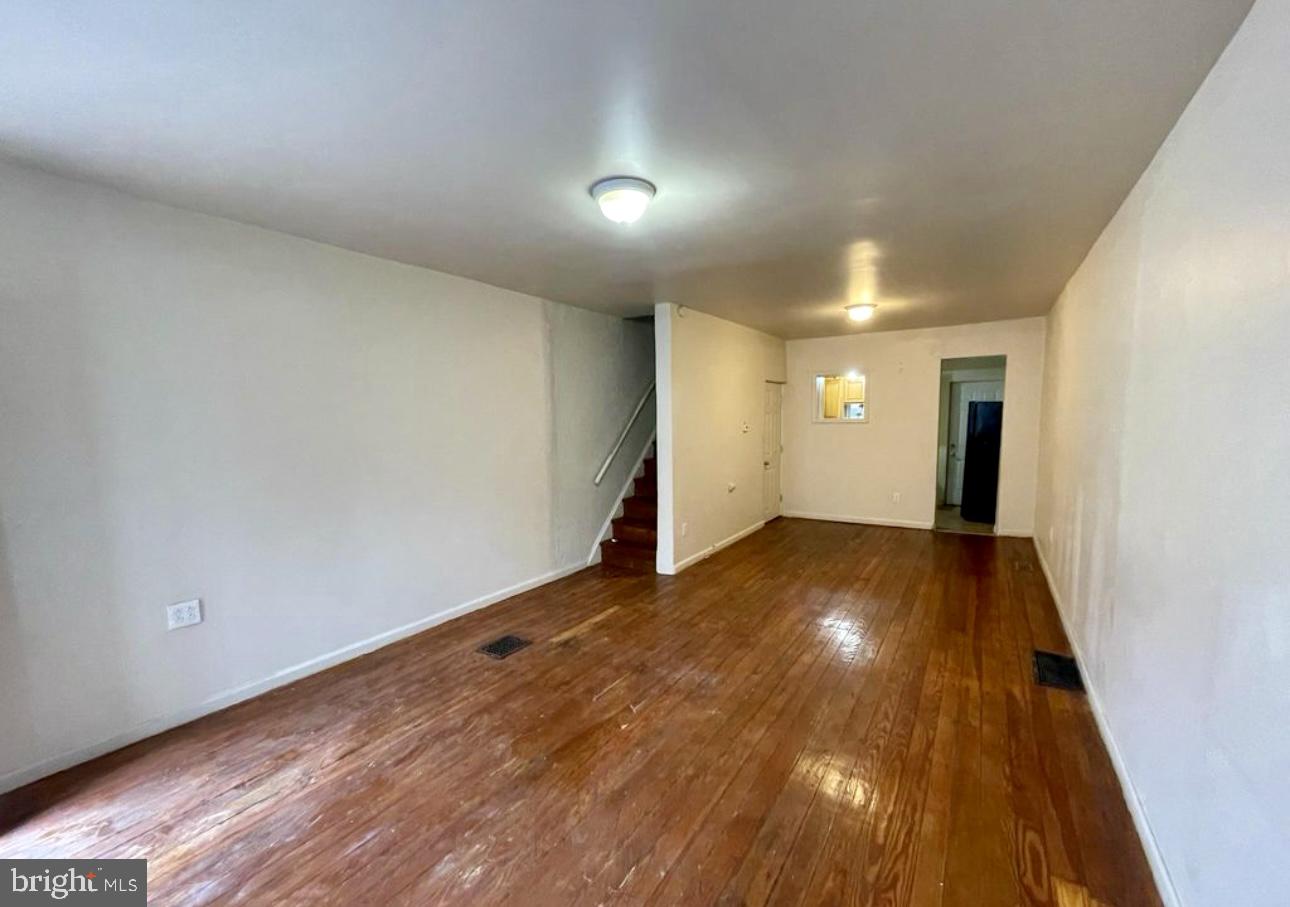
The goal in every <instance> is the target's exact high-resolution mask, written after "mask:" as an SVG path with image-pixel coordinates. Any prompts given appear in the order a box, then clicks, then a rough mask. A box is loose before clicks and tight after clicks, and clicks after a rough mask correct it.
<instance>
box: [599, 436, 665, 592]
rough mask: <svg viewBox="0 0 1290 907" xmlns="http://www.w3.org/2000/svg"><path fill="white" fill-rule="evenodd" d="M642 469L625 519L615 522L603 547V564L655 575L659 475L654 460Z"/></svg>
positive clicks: (625, 503)
mask: <svg viewBox="0 0 1290 907" xmlns="http://www.w3.org/2000/svg"><path fill="white" fill-rule="evenodd" d="M642 466H644V468H645V472H644V474H642V475H639V476H637V477H636V479H635V481H634V485H633V489H632V495H631V497H627V498H623V515H622V516H620V517H617V518H616V519H615V520H614V522H613V535H612V536H611V537H610V538H609V539H607V540H606V541H603V542H601V543H600V563H601V564H602V565H604V566H605V567H608V568H610V569H614V570H626V571H630V572H632V573H653V572H654V555H655V552H657V551H658V472H657V463H656V462H655V460H654V458H653V457H647V458H646V459H645V460H644V461H643V462H642Z"/></svg>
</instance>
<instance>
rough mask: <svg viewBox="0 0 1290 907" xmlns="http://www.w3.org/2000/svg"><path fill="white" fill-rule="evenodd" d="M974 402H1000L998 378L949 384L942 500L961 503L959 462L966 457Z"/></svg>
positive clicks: (948, 503)
mask: <svg viewBox="0 0 1290 907" xmlns="http://www.w3.org/2000/svg"><path fill="white" fill-rule="evenodd" d="M976 402H993V403H1002V402H1003V382H1002V381H955V382H954V383H953V384H951V385H950V437H949V449H948V450H947V451H946V454H947V456H946V466H945V469H946V473H947V474H946V476H945V503H946V504H947V505H948V506H950V507H958V506H959V505H960V504H962V503H963V464H964V462H965V460H966V457H967V431H968V409H969V406H970V404H972V403H976Z"/></svg>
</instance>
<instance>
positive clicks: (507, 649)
mask: <svg viewBox="0 0 1290 907" xmlns="http://www.w3.org/2000/svg"><path fill="white" fill-rule="evenodd" d="M528 644H529V641H528V640H527V639H525V638H524V637H522V636H502V637H500V638H498V639H494V640H493V641H492V642H490V643H485V644H484V645H482V646H480V647H479V651H480V652H483V653H484V654H485V655H487V656H488V657H489V658H505V657H506V656H507V655H514V654H515V653H516V652H518V651H519V650H520V649H522V648H524V647H525V646H527V645H528Z"/></svg>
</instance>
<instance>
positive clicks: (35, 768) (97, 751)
mask: <svg viewBox="0 0 1290 907" xmlns="http://www.w3.org/2000/svg"><path fill="white" fill-rule="evenodd" d="M586 566H587V565H586V564H581V563H579V564H570V565H569V566H567V567H561V568H560V569H558V570H552V571H551V572H549V573H544V574H542V575H541V576H536V577H534V578H532V579H528V580H524V581H523V582H520V583H516V584H515V585H513V586H507V587H506V588H505V589H500V590H498V591H496V592H491V593H489V594H488V595H483V596H480V597H479V598H476V599H472V600H471V601H468V602H463V603H462V604H460V605H454V606H453V607H451V608H448V609H447V610H445V611H439V612H437V613H435V614H431V615H430V616H428V617H423V618H421V619H420V620H415V621H413V622H412V623H409V624H404V625H403V626H401V627H395V628H394V629H392V630H386V631H385V632H383V633H378V634H376V635H375V636H370V637H368V638H367V639H363V640H359V641H358V642H355V643H350V644H349V645H347V646H342V647H341V648H339V649H335V650H333V651H331V652H327V653H325V654H323V655H319V656H317V657H316V658H311V659H309V660H307V661H302V662H300V663H299V664H296V665H292V666H291V667H289V668H283V669H282V670H281V671H277V672H275V673H273V674H270V675H269V676H268V677H264V678H261V679H260V680H255V681H252V682H250V683H247V684H243V685H242V686H238V687H234V688H232V689H230V690H225V691H223V692H221V693H217V694H215V695H214V696H212V697H210V698H209V699H207V700H205V701H204V702H202V703H200V704H198V705H195V706H191V707H189V708H185V709H180V710H179V711H176V712H172V713H170V714H168V715H163V716H161V717H158V718H152V719H150V720H148V721H145V722H143V723H142V724H139V725H136V726H134V727H133V728H131V729H129V730H128V731H125V732H123V733H120V734H116V735H114V736H112V737H109V738H107V739H106V740H101V741H99V742H98V743H94V744H91V745H89V746H84V747H78V748H77V749H74V750H70V751H68V752H65V753H60V754H59V755H57V756H51V757H50V758H48V759H43V760H41V761H40V762H38V763H36V764H35V765H31V766H28V767H26V768H20V769H15V770H14V771H11V772H8V773H6V774H4V775H0V793H5V792H7V791H11V790H13V789H14V788H18V787H22V786H23V785H24V784H30V783H31V782H33V781H39V780H40V779H41V778H46V777H48V776H50V775H53V774H57V773H58V772H61V771H64V770H66V769H69V768H72V767H73V766H76V765H80V764H81V763H82V762H88V761H89V760H91V759H96V758H98V757H99V756H103V755H105V754H107V753H110V752H113V751H114V750H119V749H121V748H122V747H125V746H129V745H130V744H132V743H137V742H139V741H140V740H145V739H147V738H148V737H153V736H156V735H157V734H160V733H162V732H163V731H168V730H171V729H172V728H177V727H179V726H180V725H184V724H188V722H190V721H195V720H197V719H198V718H202V717H204V716H206V715H210V714H212V713H214V712H218V711H221V710H222V709H226V708H228V707H229V706H233V705H237V704H238V703H239V702H245V701H246V700H248V699H254V698H255V697H256V696H259V695H261V694H263V693H267V692H269V691H270V690H272V689H276V688H277V687H281V686H285V685H286V684H289V683H292V682H293V681H296V680H300V679H301V678H303V677H308V676H309V675H310V674H317V673H318V672H319V671H325V670H326V669H328V668H331V667H335V666H336V665H338V664H341V663H342V662H346V661H350V660H352V659H354V658H358V657H360V656H362V655H366V654H368V653H369V652H374V651H376V650H377V649H380V648H384V647H385V646H388V645H390V644H391V643H395V642H398V641H399V640H401V639H406V638H407V637H409V636H415V635H416V634H417V633H421V632H423V631H425V630H429V629H430V628H431V627H435V626H438V625H439V624H442V623H447V622H448V621H450V620H452V619H454V618H457V617H461V616H462V615H464V614H469V613H470V612H471V611H478V610H480V609H481V608H486V607H488V606H489V605H495V604H497V603H498V602H500V601H503V600H505V599H508V598H511V597H512V596H515V595H519V594H520V593H522V592H527V591H529V590H530V589H536V588H537V587H538V586H544V585H546V584H547V583H551V582H555V581H556V580H558V579H563V578H564V577H566V576H569V575H570V574H573V573H577V572H578V571H579V570H585V569H586Z"/></svg>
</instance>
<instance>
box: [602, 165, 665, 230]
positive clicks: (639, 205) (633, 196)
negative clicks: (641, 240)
mask: <svg viewBox="0 0 1290 907" xmlns="http://www.w3.org/2000/svg"><path fill="white" fill-rule="evenodd" d="M655 191H656V190H655V189H654V184H653V183H651V182H648V181H646V180H643V179H637V178H636V177H634V176H615V177H610V178H609V179H603V180H601V181H600V182H598V183H596V184H595V185H594V186H592V187H591V197H592V198H594V199H595V200H596V204H598V205H599V206H600V213H602V214H603V215H605V217H607V218H609V219H610V220H612V221H613V222H614V223H616V224H632V223H635V222H636V221H638V220H640V217H641V215H642V214H644V213H645V209H646V208H647V207H649V203H650V201H651V200H652V199H653V198H654V192H655Z"/></svg>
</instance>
